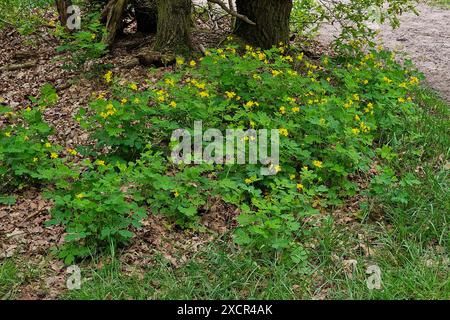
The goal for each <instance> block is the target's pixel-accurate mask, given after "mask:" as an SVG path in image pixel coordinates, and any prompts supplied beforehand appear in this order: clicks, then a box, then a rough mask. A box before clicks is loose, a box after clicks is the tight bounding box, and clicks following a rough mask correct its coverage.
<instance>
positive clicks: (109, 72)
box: [103, 70, 112, 83]
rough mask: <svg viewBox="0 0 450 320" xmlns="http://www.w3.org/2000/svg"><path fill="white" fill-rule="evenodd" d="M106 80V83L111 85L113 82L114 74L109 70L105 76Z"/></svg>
mask: <svg viewBox="0 0 450 320" xmlns="http://www.w3.org/2000/svg"><path fill="white" fill-rule="evenodd" d="M103 78H105V81H106V83H110V82H111V81H112V72H111V70H109V71H108V72H107V73H105V75H104V76H103Z"/></svg>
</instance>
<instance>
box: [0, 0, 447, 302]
mask: <svg viewBox="0 0 450 320" xmlns="http://www.w3.org/2000/svg"><path fill="white" fill-rule="evenodd" d="M171 2H172V1H169V2H168V3H171ZM174 2H176V1H174ZM180 2H182V1H180ZM268 2H270V1H268ZM283 2H284V1H283ZM286 2H290V3H291V4H292V1H286ZM117 3H120V1H118V2H117ZM383 3H384V1H382V3H381V2H380V3H379V4H378V7H380V8H383ZM388 4H391V7H390V10H388V11H387V12H386V13H383V12H381V14H382V17H383V18H382V20H383V19H388V20H389V19H390V20H391V22H393V23H394V25H395V24H396V23H397V22H398V20H397V18H398V16H397V14H399V13H400V12H401V11H402V10H405V9H407V8H411V3H410V2H409V1H400V2H396V1H388ZM166 5H167V4H166ZM268 5H269V4H268ZM158 6H160V7H161V6H164V5H163V4H161V3H160V2H159V1H158ZM160 7H158V8H159V10H161V8H160ZM368 7H370V5H369V4H368V3H366V2H361V3H359V2H358V3H357V2H353V1H352V2H350V3H349V4H348V5H346V6H344V7H340V6H339V5H336V7H335V8H334V9H333V10H332V11H330V8H327V7H324V6H323V5H321V3H320V2H315V1H294V3H293V8H294V9H293V10H294V11H293V12H292V13H290V15H289V16H288V20H289V17H290V16H291V14H292V23H291V25H290V26H289V28H288V34H289V30H291V31H293V32H295V33H297V34H298V36H299V37H300V35H299V34H300V33H299V32H298V30H299V29H301V31H305V34H302V35H301V38H299V39H292V40H290V41H289V39H285V38H284V37H283V36H282V33H283V32H284V31H283V30H281V29H280V30H278V29H277V26H272V27H273V30H278V31H279V32H278V33H279V35H278V36H276V37H274V38H275V40H276V42H275V43H271V45H270V46H265V44H266V43H265V41H268V39H264V40H261V38H260V37H259V36H260V35H258V32H259V31H256V34H255V31H253V32H250V31H249V33H245V34H243V33H242V31H240V32H235V34H231V33H229V32H227V33H225V34H221V41H220V42H219V43H217V44H215V45H214V46H210V47H207V48H204V47H201V48H200V50H199V51H197V52H196V51H195V50H194V49H191V45H190V44H188V45H187V46H183V49H180V46H179V45H180V43H182V42H183V41H185V40H186V39H177V41H179V42H178V43H177V44H176V45H174V47H173V48H172V49H174V48H175V49H174V50H172V51H171V53H163V54H162V55H163V57H162V58H161V56H160V55H158V57H157V58H155V59H156V60H155V62H154V63H153V64H152V66H150V67H146V68H144V67H141V66H136V68H141V69H140V70H141V71H142V73H141V74H139V75H132V76H129V74H128V73H129V72H128V71H127V70H129V69H127V68H128V67H126V68H124V70H125V72H123V70H122V71H121V70H120V68H119V69H118V68H116V67H115V65H114V63H117V61H114V60H112V61H111V60H108V58H105V54H107V52H108V49H110V53H109V56H110V57H111V56H112V57H113V56H114V50H119V49H117V48H116V49H114V47H112V46H111V41H116V40H114V39H115V38H116V36H114V37H113V38H111V37H110V36H111V34H114V35H116V32H117V33H118V34H120V33H121V32H125V34H126V32H127V27H126V26H120V27H117V30H115V29H114V30H112V29H111V23H112V21H109V23H107V24H106V26H103V24H102V23H104V21H103V22H102V19H103V18H102V14H101V11H100V9H99V7H98V6H90V5H89V6H86V8H85V10H86V12H88V13H89V15H88V18H86V19H87V20H86V21H87V22H86V24H85V25H84V26H83V29H82V30H79V31H71V30H66V28H65V26H64V25H59V24H60V23H61V22H62V21H61V22H56V21H55V19H56V15H55V14H54V11H52V10H54V9H52V8H50V7H48V6H47V4H46V3H42V4H41V9H39V10H42V12H43V13H42V19H44V20H45V19H46V17H50V16H51V18H49V19H50V21H53V22H52V23H51V25H50V27H49V31H48V32H49V37H52V39H53V40H52V41H54V42H55V45H54V46H55V52H58V53H59V54H60V55H61V56H60V57H59V58H58V61H60V62H59V63H60V65H59V66H60V69H61V70H62V71H61V72H66V75H67V74H70V75H72V76H73V78H72V82H70V85H68V86H67V88H69V87H70V86H71V85H73V86H77V85H79V84H83V83H86V82H88V83H92V84H93V85H92V86H90V87H89V89H88V90H86V92H87V95H86V97H85V98H84V100H83V103H79V104H77V107H76V108H71V109H70V112H67V114H65V115H64V116H63V117H62V121H61V120H58V121H54V118H53V117H54V113H53V112H54V111H53V110H57V108H59V107H60V106H61V105H62V104H64V103H67V101H71V100H66V97H65V95H64V90H65V89H61V87H55V85H54V83H53V84H50V83H46V84H45V85H42V86H40V88H39V92H37V93H35V94H34V95H30V96H28V97H27V98H26V102H27V103H21V104H17V103H11V101H9V100H5V99H2V100H1V101H0V102H1V105H0V119H1V122H0V124H1V125H0V164H1V167H0V177H1V182H0V188H1V189H0V203H1V205H2V207H1V208H2V210H3V211H1V213H0V221H2V220H3V221H4V222H3V223H2V224H3V225H4V226H5V227H4V229H1V231H2V233H1V234H0V237H1V238H0V239H2V242H3V244H4V245H3V246H2V248H3V249H5V254H4V255H2V256H1V258H0V259H1V260H0V297H2V298H5V299H11V298H12V299H14V298H16V297H19V296H20V295H24V294H25V297H26V294H27V292H35V291H36V290H37V291H38V292H39V294H40V295H41V296H46V295H50V296H51V297H53V298H63V299H80V298H81V299H127V298H133V299H147V298H160V299H161V298H162V299H311V298H314V299H325V298H328V299H333V298H334V299H339V298H340V299H342V298H343V299H446V298H448V293H449V292H450V281H449V274H448V270H449V269H448V264H449V258H448V248H449V245H450V239H449V237H448V235H449V226H448V218H449V216H448V212H449V211H450V208H449V199H448V196H447V194H448V170H449V162H448V156H449V154H448V153H449V146H450V144H449V136H450V135H449V109H448V104H447V103H446V102H445V101H444V100H443V99H441V98H440V97H438V96H437V94H436V93H435V92H434V91H433V90H431V89H429V88H428V87H427V86H426V85H425V84H424V81H426V77H425V76H424V75H423V74H422V73H421V72H420V71H419V70H417V69H416V67H415V66H414V63H413V62H411V61H409V60H405V59H401V58H400V57H399V56H397V55H396V53H394V52H393V51H391V50H389V49H388V48H384V47H383V46H382V45H381V44H377V43H375V42H376V41H375V40H374V38H373V36H374V34H372V33H371V32H369V31H368V30H367V29H366V27H365V24H364V23H365V22H366V18H365V15H364V14H362V13H361V10H366V9H367V8H368ZM305 8H309V9H308V10H306V9H305ZM313 9H314V10H313ZM39 10H38V11H34V9H33V10H32V12H33V14H37V15H38V16H39V12H40V11H39ZM130 10H131V11H130V12H128V14H129V16H127V18H125V19H124V20H123V21H122V22H123V23H124V24H127V23H128V22H129V21H128V20H127V19H131V20H132V19H136V18H137V16H138V14H137V13H136V12H138V8H134V7H133V8H132V9H130ZM233 10H234V9H233ZM236 10H238V11H237V12H240V13H241V14H244V13H248V11H247V8H246V7H245V5H243V4H242V3H241V4H240V3H239V1H237V9H236ZM239 10H240V11H239ZM255 10H256V9H255ZM336 10H337V11H336ZM51 12H53V13H52V14H51ZM160 12H161V11H160ZM233 12H234V11H233ZM333 12H334V13H336V12H338V13H339V15H337V16H336V15H335V14H333V15H331V13H333ZM384 14H385V15H386V16H383V15H384ZM258 15H259V13H255V15H254V16H252V15H248V14H246V16H248V17H246V19H250V20H251V19H257V18H258ZM194 16H195V15H194ZM210 16H212V14H210ZM0 17H1V16H0ZM6 17H7V15H6ZM235 18H236V17H235ZM332 18H334V19H337V20H339V21H345V22H346V23H350V24H351V26H352V27H347V28H346V27H344V28H343V32H342V33H341V34H340V35H339V36H338V37H337V40H336V42H335V47H334V48H335V49H334V50H331V51H329V52H319V53H315V52H312V50H313V49H311V46H313V47H314V46H316V44H314V42H311V41H312V40H311V37H313V35H314V33H315V32H317V31H318V30H319V26H315V23H317V22H319V20H320V21H324V20H331V19H332ZM110 19H111V17H109V18H108V20H110ZM165 19H166V18H164V17H162V18H160V20H158V21H159V22H160V23H161V25H162V26H165V24H164V21H165ZM237 19H238V20H239V21H238V22H236V23H237V24H238V25H239V24H240V23H243V22H242V20H243V18H242V17H240V18H239V16H238V17H237ZM230 20H232V19H230ZM158 26H160V24H158ZM178 27H179V28H181V27H182V26H178ZM5 28H6V27H5ZM8 28H13V27H12V26H9V27H8ZM121 28H123V30H120V29H121ZM296 30H297V31H296ZM178 31H180V30H178ZM263 33H264V32H263ZM280 34H281V36H280ZM305 35H306V37H305V38H303V37H304V36H305ZM167 36H168V35H166V34H156V36H155V37H156V38H155V43H156V47H155V48H157V49H162V48H158V46H159V45H160V43H161V37H163V38H165V37H167ZM119 37H120V36H119ZM248 37H253V38H252V39H253V40H254V39H257V40H256V41H257V42H258V41H262V43H256V45H255V41H250V39H249V38H248ZM187 38H189V39H190V36H189V37H187ZM138 39H139V38H138ZM275 40H274V39H270V41H272V42H273V41H275ZM278 40H280V41H278ZM119 41H120V40H119ZM139 41H142V40H139ZM189 41H191V40H189ZM311 43H313V44H311ZM184 44H186V43H184ZM258 44H259V45H258ZM33 45H35V44H33ZM305 46H307V47H308V48H309V49H307V50H305ZM186 48H189V50H188V52H187V53H186V50H185V49H186ZM179 49H180V50H179ZM162 51H164V50H162ZM126 55H128V53H126ZM143 56H144V57H146V58H145V59H143V58H142V57H143ZM147 57H148V53H146V54H145V55H144V54H138V58H136V60H138V62H137V63H139V61H141V62H142V60H145V61H147V60H146V59H148V58H147ZM153 57H154V53H152V59H153ZM127 65H129V62H127ZM8 66H10V65H8ZM7 72H14V70H8V71H7ZM75 92H76V95H77V94H79V95H80V94H81V93H82V90H78V91H75ZM57 117H58V118H59V117H61V116H60V114H59V113H58V112H57ZM200 121H201V125H202V127H203V129H204V131H206V130H207V129H215V131H214V132H215V133H217V132H219V133H223V134H225V132H226V131H227V130H230V129H235V130H242V132H243V135H241V136H238V137H237V138H233V139H235V140H234V141H235V142H236V144H239V143H240V144H241V145H244V146H245V147H244V151H245V152H244V155H245V156H246V159H249V158H250V157H251V145H252V143H253V142H254V141H255V140H258V141H260V137H256V136H254V135H252V132H259V131H258V130H263V129H265V130H269V131H270V130H273V131H275V132H276V133H277V136H278V137H279V162H277V163H270V162H269V163H253V164H249V163H248V162H246V163H244V164H242V163H227V162H223V161H222V162H221V161H216V162H208V161H196V160H198V159H196V157H197V156H198V154H197V155H196V154H195V153H194V154H191V155H184V156H187V158H186V160H187V161H185V162H181V163H178V162H176V161H174V160H173V158H172V155H173V150H174V148H175V147H176V146H177V145H178V144H179V143H180V139H176V138H174V136H173V133H174V131H176V130H179V129H185V132H187V133H189V137H192V138H194V136H195V132H194V128H195V126H196V125H197V124H198V123H199V122H200ZM196 123H197V124H196ZM61 124H62V126H61ZM64 126H72V127H73V128H76V130H79V133H77V135H78V136H83V139H82V140H77V139H74V138H73V137H71V138H70V143H69V139H59V138H58V134H59V131H61V130H62V128H64ZM210 133H211V132H210ZM203 134H205V135H206V133H203ZM213 135H214V134H213ZM76 141H80V142H76ZM212 142H214V143H215V144H213V145H212V144H211V143H212ZM201 144H202V148H203V151H205V152H206V151H208V152H210V154H211V155H212V157H213V158H214V159H216V160H217V159H221V158H222V159H223V157H224V156H223V153H220V152H219V151H218V150H219V149H220V148H222V147H224V148H225V147H226V146H225V141H221V140H217V138H216V139H214V141H213V139H212V136H209V137H208V138H204V139H203V140H202V141H201ZM211 146H214V148H211ZM269 151H272V152H273V150H269ZM260 152H261V151H260ZM200 158H204V155H203V154H200ZM261 169H268V170H269V171H270V173H271V174H269V175H267V174H264V173H263V172H264V171H262V170H261ZM29 192H31V193H32V194H34V198H35V199H39V200H36V201H38V202H39V203H38V206H39V208H44V207H45V208H46V212H45V216H42V217H40V216H41V213H40V211H39V210H41V209H39V210H38V211H36V212H37V213H34V212H33V211H32V210H33V209H31V208H34V207H32V206H31V205H29V204H28V202H26V200H25V199H27V198H29V196H28V193H29ZM23 207H25V208H23ZM17 208H22V209H20V210H23V211H25V213H26V215H25V217H23V220H19V221H21V222H20V223H19V224H18V223H17V222H14V221H15V220H14V219H15V217H16V216H18V215H17V213H16V212H22V211H18V210H19V209H17ZM3 212H4V213H3ZM35 219H39V220H38V222H36V224H35V225H32V228H33V230H34V231H32V232H33V234H34V235H36V234H38V235H39V239H38V240H31V243H33V241H34V243H38V242H39V241H41V242H42V243H45V246H44V247H43V248H41V247H39V251H38V252H39V253H38V254H36V252H34V253H33V254H31V255H30V254H28V253H26V251H20V250H17V251H15V250H16V249H17V248H20V247H21V244H20V243H21V242H20V241H18V242H17V241H16V240H15V239H17V238H19V239H21V237H22V234H23V232H22V231H21V228H23V224H24V223H28V221H33V223H35V221H36V220H35ZM48 233H52V234H53V236H55V237H57V238H51V240H45V239H47V238H48V237H49V236H48ZM41 235H42V237H43V238H44V240H41ZM22 239H23V241H22V244H23V243H25V242H24V241H25V240H26V239H25V238H22ZM15 241H16V242H15ZM39 243H40V242H39ZM39 246H40V244H39ZM6 249H8V250H12V251H11V252H12V253H9V252H10V251H8V250H6ZM36 256H39V259H38V260H39V261H40V262H39V263H37V262H36ZM27 261H31V263H32V265H33V268H32V270H30V269H28V268H27V267H25V266H24V265H26V264H27ZM49 265H50V266H51V267H50V268H49V267H48V266H49ZM69 265H77V266H80V267H81V269H82V274H83V279H86V280H83V282H82V286H81V288H80V289H79V290H68V289H67V288H63V287H64V286H65V281H64V279H65V278H64V275H61V272H63V270H65V267H67V266H69ZM52 268H53V271H49V270H50V269H52ZM55 270H56V271H57V272H60V273H59V275H57V276H55V275H54V272H55ZM370 270H380V272H381V278H380V279H378V280H377V281H378V282H377V284H376V285H375V288H373V287H370V283H369V282H370V279H371V278H370V274H371V272H370ZM52 272H53V276H48V274H49V273H52ZM372 273H373V272H372ZM43 278H44V279H47V278H48V279H51V281H54V282H55V283H59V286H60V287H59V289H57V290H56V291H55V292H51V290H50V289H48V287H47V288H46V289H42V288H43V286H44V285H42V284H41V283H40V284H39V285H36V283H39V282H40V281H41V280H39V279H43ZM368 279H369V280H368ZM36 286H37V287H38V288H39V289H36ZM44 288H45V286H44ZM39 294H38V296H39Z"/></svg>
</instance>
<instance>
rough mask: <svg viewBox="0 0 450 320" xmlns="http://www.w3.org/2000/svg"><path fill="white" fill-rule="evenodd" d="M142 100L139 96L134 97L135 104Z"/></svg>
mask: <svg viewBox="0 0 450 320" xmlns="http://www.w3.org/2000/svg"><path fill="white" fill-rule="evenodd" d="M140 102H141V100H140V99H139V98H134V99H133V103H134V104H138V103H140Z"/></svg>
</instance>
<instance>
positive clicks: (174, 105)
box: [169, 101, 177, 108]
mask: <svg viewBox="0 0 450 320" xmlns="http://www.w3.org/2000/svg"><path fill="white" fill-rule="evenodd" d="M169 106H171V107H172V108H175V107H176V106H177V103H176V102H175V101H172V102H170V104H169Z"/></svg>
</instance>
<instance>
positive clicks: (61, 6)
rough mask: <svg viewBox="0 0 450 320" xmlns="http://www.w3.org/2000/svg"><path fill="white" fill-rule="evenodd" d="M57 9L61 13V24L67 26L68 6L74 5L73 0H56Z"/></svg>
mask: <svg viewBox="0 0 450 320" xmlns="http://www.w3.org/2000/svg"><path fill="white" fill-rule="evenodd" d="M55 2H56V10H57V11H58V15H59V22H60V23H61V26H63V27H66V28H67V18H68V15H67V8H68V7H69V6H71V5H72V1H71V0H56V1H55Z"/></svg>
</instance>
